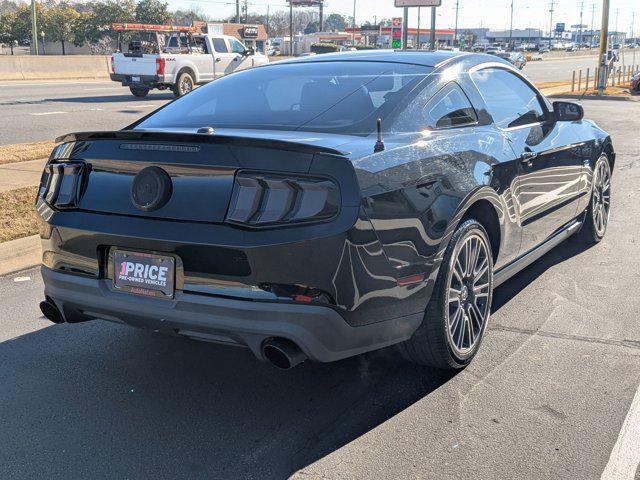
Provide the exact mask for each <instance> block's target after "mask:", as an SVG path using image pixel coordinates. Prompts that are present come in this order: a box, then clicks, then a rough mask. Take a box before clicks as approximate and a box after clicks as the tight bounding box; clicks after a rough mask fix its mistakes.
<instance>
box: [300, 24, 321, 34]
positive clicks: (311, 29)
mask: <svg viewBox="0 0 640 480" xmlns="http://www.w3.org/2000/svg"><path fill="white" fill-rule="evenodd" d="M319 29H320V23H319V22H309V23H308V24H307V26H306V27H305V29H304V33H305V34H307V35H309V34H310V33H316V32H317V31H318V30H319Z"/></svg>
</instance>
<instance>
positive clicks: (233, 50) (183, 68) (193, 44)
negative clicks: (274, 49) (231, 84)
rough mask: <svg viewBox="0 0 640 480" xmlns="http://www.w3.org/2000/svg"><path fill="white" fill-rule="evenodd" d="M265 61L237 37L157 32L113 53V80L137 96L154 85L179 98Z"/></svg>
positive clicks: (144, 94) (265, 59) (142, 95)
mask: <svg viewBox="0 0 640 480" xmlns="http://www.w3.org/2000/svg"><path fill="white" fill-rule="evenodd" d="M165 43H166V44H165ZM266 63H269V58H268V57H267V56H265V55H262V54H259V53H256V52H255V51H254V50H253V49H251V48H247V47H246V46H244V45H243V44H242V43H241V42H240V41H238V40H237V39H236V38H234V37H230V36H226V35H206V34H200V35H195V34H193V35H192V34H188V35H181V34H174V35H171V36H169V37H168V38H166V37H164V36H160V35H158V36H157V40H156V41H155V42H149V41H141V40H133V41H131V42H130V43H129V48H128V51H127V52H126V53H120V52H118V53H114V54H113V55H112V56H111V80H113V81H116V82H120V83H122V85H123V86H125V87H129V89H130V90H131V93H132V94H133V95H135V96H136V97H144V96H146V95H147V94H148V93H149V90H151V89H153V88H158V89H160V90H164V89H169V88H170V89H171V90H173V93H174V94H175V95H176V96H177V97H180V96H182V95H185V94H187V93H189V92H190V91H191V90H193V87H194V86H195V85H198V84H203V83H207V82H210V81H212V80H215V79H216V78H220V77H222V76H224V75H228V74H229V73H233V72H235V71H238V70H244V69H246V68H251V67H254V66H258V65H264V64H266Z"/></svg>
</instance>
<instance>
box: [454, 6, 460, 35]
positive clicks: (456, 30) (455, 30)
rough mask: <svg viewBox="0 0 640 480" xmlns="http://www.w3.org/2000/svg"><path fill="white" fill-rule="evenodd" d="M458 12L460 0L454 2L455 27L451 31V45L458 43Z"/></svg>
mask: <svg viewBox="0 0 640 480" xmlns="http://www.w3.org/2000/svg"><path fill="white" fill-rule="evenodd" d="M459 11H460V0H456V26H455V28H454V29H453V44H454V45H456V43H457V42H458V12H459Z"/></svg>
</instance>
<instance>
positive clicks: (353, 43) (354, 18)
mask: <svg viewBox="0 0 640 480" xmlns="http://www.w3.org/2000/svg"><path fill="white" fill-rule="evenodd" d="M352 28H353V32H351V34H352V36H351V44H352V46H354V47H355V46H356V0H353V25H352Z"/></svg>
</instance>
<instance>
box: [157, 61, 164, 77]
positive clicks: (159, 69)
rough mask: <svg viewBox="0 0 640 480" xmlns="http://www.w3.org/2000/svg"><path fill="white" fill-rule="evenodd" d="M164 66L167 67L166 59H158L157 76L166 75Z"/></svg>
mask: <svg viewBox="0 0 640 480" xmlns="http://www.w3.org/2000/svg"><path fill="white" fill-rule="evenodd" d="M164 65H165V59H164V58H156V74H157V75H164Z"/></svg>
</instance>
